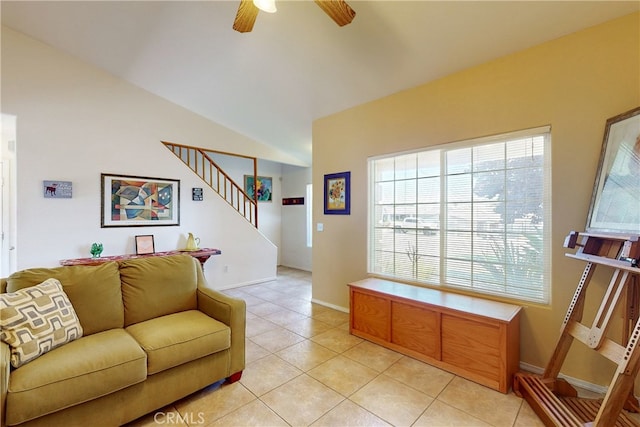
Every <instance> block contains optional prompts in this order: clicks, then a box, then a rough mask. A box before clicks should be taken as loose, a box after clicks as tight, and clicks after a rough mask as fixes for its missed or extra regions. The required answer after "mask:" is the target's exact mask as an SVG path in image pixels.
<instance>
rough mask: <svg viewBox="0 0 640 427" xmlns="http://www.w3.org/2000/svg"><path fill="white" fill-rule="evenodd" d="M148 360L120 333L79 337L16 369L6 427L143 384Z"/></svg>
mask: <svg viewBox="0 0 640 427" xmlns="http://www.w3.org/2000/svg"><path fill="white" fill-rule="evenodd" d="M146 364H147V363H146V355H145V353H144V351H143V350H142V349H141V348H140V346H139V345H138V344H137V343H136V341H135V340H134V339H133V338H132V337H131V335H129V334H127V333H126V332H125V330H124V329H112V330H109V331H104V332H100V333H96V334H93V335H90V336H86V337H82V338H80V339H78V340H76V341H73V342H71V343H69V344H67V345H65V346H63V347H59V348H57V349H55V350H53V351H50V352H49V353H47V354H44V355H42V356H41V357H39V358H38V359H36V360H34V361H32V362H31V363H28V364H26V365H24V366H22V367H21V368H20V369H16V370H14V371H13V372H12V373H11V376H10V378H9V392H8V394H7V408H11V410H10V411H7V413H6V417H7V419H6V422H7V425H13V424H19V423H22V422H24V421H28V420H31V419H33V418H37V417H39V416H42V415H45V414H48V413H52V412H55V411H58V410H60V409H63V408H67V407H69V406H73V405H76V404H79V403H82V402H86V401H89V400H92V399H95V398H97V397H100V396H104V395H107V394H109V393H113V392H115V391H117V390H121V389H123V388H125V387H128V386H130V385H133V384H136V383H139V382H142V381H144V380H145V378H146V373H147V371H146Z"/></svg>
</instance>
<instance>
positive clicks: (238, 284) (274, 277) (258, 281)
mask: <svg viewBox="0 0 640 427" xmlns="http://www.w3.org/2000/svg"><path fill="white" fill-rule="evenodd" d="M276 279H277V277H276V276H273V277H267V278H264V279H257V280H250V281H248V282H241V283H233V284H231V285H225V286H221V287H219V288H215V290H216V291H225V290H227V289H235V288H241V287H243V286H250V285H257V284H258V283H265V282H271V281H273V280H276Z"/></svg>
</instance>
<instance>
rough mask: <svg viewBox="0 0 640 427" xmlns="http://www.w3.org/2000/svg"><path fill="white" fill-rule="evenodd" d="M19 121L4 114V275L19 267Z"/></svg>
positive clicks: (0, 236)
mask: <svg viewBox="0 0 640 427" xmlns="http://www.w3.org/2000/svg"><path fill="white" fill-rule="evenodd" d="M16 122H17V117H16V116H13V115H10V114H4V113H2V114H0V128H1V129H2V146H1V149H0V226H1V229H0V242H1V243H0V277H7V276H8V275H9V274H11V273H13V272H14V271H16V264H17V261H16V244H15V242H16V216H17V215H16V196H17V194H16Z"/></svg>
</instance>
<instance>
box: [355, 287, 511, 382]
mask: <svg viewBox="0 0 640 427" xmlns="http://www.w3.org/2000/svg"><path fill="white" fill-rule="evenodd" d="M349 295H350V298H349V301H350V302H349V305H350V323H349V330H350V332H351V334H353V335H355V336H358V337H361V338H364V339H366V340H369V341H371V342H374V343H376V344H380V345H382V346H385V347H387V348H390V349H392V350H395V351H398V352H400V353H403V354H405V355H407V356H411V357H413V358H416V359H418V360H422V361H424V362H427V363H429V364H432V365H434V366H437V367H439V368H442V369H444V370H447V371H449V372H452V373H454V374H456V375H460V376H461V377H464V378H467V379H469V380H471V381H475V382H477V383H479V384H482V385H485V386H487V387H491V388H493V389H496V390H498V391H501V392H503V393H507V392H508V391H509V388H510V386H511V383H512V379H513V375H514V374H515V373H516V372H517V371H518V367H519V363H520V310H521V307H519V306H517V305H512V304H505V303H500V302H496V301H490V300H486V299H482V298H477V297H471V296H466V295H459V294H455V293H451V292H443V291H438V290H435V289H428V288H422V287H419V286H412V285H407V284H403V283H398V282H392V281H388V280H383V279H376V278H369V279H364V280H360V281H357V282H353V283H350V284H349Z"/></svg>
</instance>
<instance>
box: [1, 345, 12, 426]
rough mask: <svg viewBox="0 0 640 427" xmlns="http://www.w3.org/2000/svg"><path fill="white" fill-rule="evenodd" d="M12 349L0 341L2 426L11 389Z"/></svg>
mask: <svg viewBox="0 0 640 427" xmlns="http://www.w3.org/2000/svg"><path fill="white" fill-rule="evenodd" d="M10 358H11V349H10V348H9V345H8V344H7V343H5V342H2V341H0V426H2V427H4V426H5V425H6V424H5V417H6V416H7V406H6V404H7V391H8V390H9V373H10V369H11V360H10Z"/></svg>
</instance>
